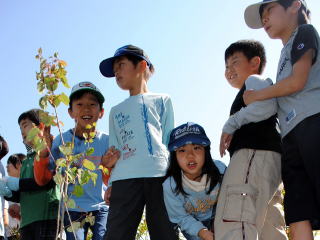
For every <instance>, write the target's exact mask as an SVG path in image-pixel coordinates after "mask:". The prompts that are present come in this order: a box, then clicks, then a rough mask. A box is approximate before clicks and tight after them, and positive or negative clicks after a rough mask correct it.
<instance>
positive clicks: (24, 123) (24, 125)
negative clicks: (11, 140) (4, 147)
mask: <svg viewBox="0 0 320 240" xmlns="http://www.w3.org/2000/svg"><path fill="white" fill-rule="evenodd" d="M34 125H35V124H34V123H33V122H32V121H31V120H30V119H27V118H26V119H22V120H21V121H20V123H19V126H20V131H21V136H22V140H23V142H24V143H25V144H27V145H29V146H31V142H28V141H27V136H28V132H29V131H30V130H31V129H32V128H33V126H34Z"/></svg>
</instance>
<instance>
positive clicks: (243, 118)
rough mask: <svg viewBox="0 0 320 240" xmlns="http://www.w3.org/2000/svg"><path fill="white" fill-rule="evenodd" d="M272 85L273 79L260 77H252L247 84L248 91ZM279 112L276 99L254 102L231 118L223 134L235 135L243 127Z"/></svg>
mask: <svg viewBox="0 0 320 240" xmlns="http://www.w3.org/2000/svg"><path fill="white" fill-rule="evenodd" d="M271 84H272V81H271V79H269V78H268V79H266V80H264V79H262V78H260V77H259V76H258V75H253V76H250V77H249V78H248V79H247V80H246V82H245V85H246V89H255V90H259V89H264V88H266V87H268V86H270V85H271ZM276 112H277V102H276V99H275V98H272V99H269V100H264V101H258V102H254V103H252V104H250V105H248V106H246V107H244V108H241V109H240V110H239V111H238V112H236V113H235V114H233V115H232V116H230V117H229V119H228V121H227V122H226V123H225V125H224V127H223V130H222V131H223V132H224V133H228V134H233V133H234V132H235V131H236V130H237V129H239V128H240V127H241V126H243V125H245V124H248V123H251V122H260V121H263V120H265V119H268V118H269V117H271V116H273V115H274V114H276Z"/></svg>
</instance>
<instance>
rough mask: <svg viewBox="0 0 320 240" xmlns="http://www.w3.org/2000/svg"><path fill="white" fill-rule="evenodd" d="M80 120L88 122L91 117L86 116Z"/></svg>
mask: <svg viewBox="0 0 320 240" xmlns="http://www.w3.org/2000/svg"><path fill="white" fill-rule="evenodd" d="M81 119H82V120H85V121H90V120H91V119H92V116H88V115H86V116H82V117H81Z"/></svg>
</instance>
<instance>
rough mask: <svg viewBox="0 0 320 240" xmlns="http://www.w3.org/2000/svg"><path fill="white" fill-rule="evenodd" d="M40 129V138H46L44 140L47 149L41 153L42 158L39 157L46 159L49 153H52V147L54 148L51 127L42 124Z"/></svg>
mask: <svg viewBox="0 0 320 240" xmlns="http://www.w3.org/2000/svg"><path fill="white" fill-rule="evenodd" d="M39 129H40V130H41V131H40V136H39V137H41V138H44V140H45V141H46V143H47V148H46V149H44V150H42V151H41V152H40V156H39V157H40V158H46V157H48V156H49V151H50V149H51V146H52V141H53V136H52V135H51V133H50V126H49V127H47V126H45V125H44V124H43V123H40V125H39Z"/></svg>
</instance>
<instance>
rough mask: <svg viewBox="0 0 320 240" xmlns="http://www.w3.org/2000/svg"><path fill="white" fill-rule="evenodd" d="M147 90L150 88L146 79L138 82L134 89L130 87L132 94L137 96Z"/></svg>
mask: <svg viewBox="0 0 320 240" xmlns="http://www.w3.org/2000/svg"><path fill="white" fill-rule="evenodd" d="M147 92H149V90H148V86H147V82H146V81H141V83H140V84H137V85H136V86H134V87H133V88H132V89H129V93H130V96H136V95H139V94H144V93H147Z"/></svg>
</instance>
